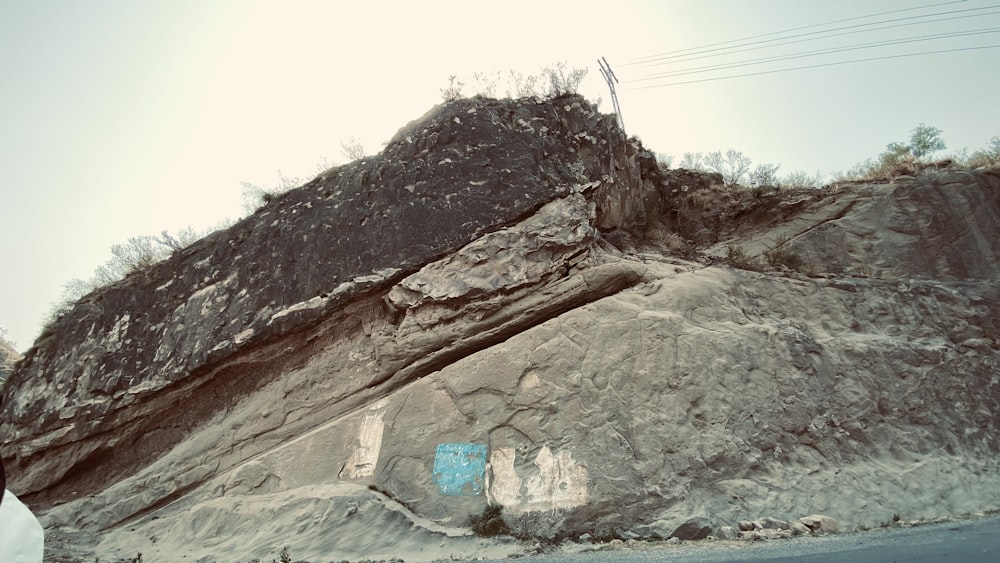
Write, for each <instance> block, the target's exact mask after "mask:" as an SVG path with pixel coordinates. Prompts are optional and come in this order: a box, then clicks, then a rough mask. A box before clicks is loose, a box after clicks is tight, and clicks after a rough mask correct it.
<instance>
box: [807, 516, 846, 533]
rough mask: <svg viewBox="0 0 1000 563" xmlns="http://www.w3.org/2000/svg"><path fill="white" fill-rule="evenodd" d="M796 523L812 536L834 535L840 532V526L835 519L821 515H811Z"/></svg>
mask: <svg viewBox="0 0 1000 563" xmlns="http://www.w3.org/2000/svg"><path fill="white" fill-rule="evenodd" d="M798 522H799V523H800V524H802V525H804V526H805V527H807V528H809V531H810V532H812V533H814V534H836V533H838V532H840V526H839V524H838V523H837V520H836V519H835V518H831V517H829V516H825V515H823V514H812V515H810V516H803V517H802V518H799V520H798Z"/></svg>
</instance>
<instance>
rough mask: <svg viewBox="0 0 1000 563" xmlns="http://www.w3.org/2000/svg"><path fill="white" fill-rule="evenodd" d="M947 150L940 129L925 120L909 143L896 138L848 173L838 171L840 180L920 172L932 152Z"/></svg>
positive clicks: (837, 177) (879, 177) (915, 130)
mask: <svg viewBox="0 0 1000 563" xmlns="http://www.w3.org/2000/svg"><path fill="white" fill-rule="evenodd" d="M944 149H945V142H944V139H942V138H941V130H940V129H938V128H937V127H931V126H929V125H926V124H924V123H921V124H919V125H917V126H916V127H915V128H914V129H913V131H911V132H910V140H909V141H908V142H899V141H895V142H892V143H889V144H888V145H886V146H885V151H884V152H882V154H880V155H878V157H877V158H875V159H874V160H873V159H870V158H869V159H867V160H865V161H864V162H861V163H858V164H857V165H855V166H854V167H853V168H851V169H850V170H848V171H847V172H846V173H837V174H835V175H834V176H835V178H836V179H837V180H876V179H882V178H889V177H893V176H900V175H903V174H914V173H916V172H917V171H919V169H920V167H919V166H918V163H920V162H923V160H924V158H925V157H927V156H929V155H930V154H932V153H935V152H937V151H940V150H944Z"/></svg>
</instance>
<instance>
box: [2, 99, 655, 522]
mask: <svg viewBox="0 0 1000 563" xmlns="http://www.w3.org/2000/svg"><path fill="white" fill-rule="evenodd" d="M594 135H600V137H599V138H598V137H595V136H594ZM628 147H629V145H627V144H626V143H625V139H624V136H622V135H621V133H620V131H619V130H617V129H615V128H614V119H613V118H611V117H609V116H602V115H599V114H597V113H596V112H595V111H594V110H593V108H592V107H591V106H589V105H588V104H587V103H586V102H583V101H582V99H580V98H576V97H566V98H564V99H560V100H556V101H554V102H553V103H546V104H537V103H523V104H518V103H509V102H499V101H490V100H482V99H476V100H469V101H462V102H459V103H453V104H449V105H447V106H443V107H438V108H436V109H435V110H433V111H432V112H431V113H429V114H428V115H427V116H425V117H424V118H423V119H421V120H419V121H417V122H414V123H412V124H410V125H409V126H407V127H405V128H404V129H402V130H401V131H400V132H399V134H397V136H396V137H395V138H394V139H392V141H390V143H389V145H388V147H387V148H386V150H385V151H384V152H383V153H382V155H380V157H378V158H375V159H366V160H364V161H361V162H359V163H356V164H353V165H349V166H346V167H341V168H338V169H334V170H332V171H330V172H328V173H327V174H325V175H322V176H320V177H319V178H317V179H316V180H314V181H313V182H311V183H310V184H308V185H307V186H305V187H304V188H302V189H299V190H295V191H292V192H290V193H288V194H286V195H284V196H282V197H280V198H279V199H277V200H276V201H274V202H272V203H271V204H270V205H268V206H267V207H266V208H264V209H262V210H261V211H260V212H258V213H256V214H255V215H253V216H252V217H250V218H248V219H246V220H244V221H242V222H241V223H239V224H237V225H236V226H234V227H233V228H231V229H229V230H227V231H225V232H221V233H216V234H215V235H213V236H211V237H209V238H208V239H206V240H203V241H200V242H199V243H196V244H195V245H193V246H191V247H189V248H188V249H185V250H184V251H182V252H181V253H179V254H178V255H175V256H174V257H173V258H171V259H170V260H167V261H166V262H164V263H161V264H158V265H157V266H155V267H154V268H151V269H150V270H148V271H144V272H141V273H138V274H136V275H132V276H130V277H129V278H127V279H126V280H124V282H122V283H120V284H117V285H116V286H113V287H110V288H108V289H106V290H104V291H100V292H98V293H95V294H92V295H90V296H88V297H87V298H85V299H84V300H83V301H82V302H81V303H79V304H77V306H76V307H75V308H74V309H73V310H72V311H71V312H70V313H69V314H67V315H65V316H64V317H63V318H62V319H60V321H59V322H58V323H56V324H55V326H53V327H51V329H50V330H49V331H47V333H46V334H45V335H43V336H42V337H41V338H40V339H39V341H38V342H37V343H36V344H35V347H34V348H33V349H32V350H30V351H29V352H28V353H27V354H26V358H25V361H24V362H23V364H24V365H23V366H22V369H21V370H20V372H19V374H17V375H15V376H14V377H13V380H12V381H11V385H10V387H9V389H10V391H8V394H10V395H13V397H14V400H13V401H11V405H10V407H9V408H8V410H7V411H6V412H5V413H4V414H5V417H4V419H3V423H2V426H0V430H2V432H3V433H4V435H5V436H7V439H6V440H7V448H8V449H7V450H5V452H6V453H7V455H8V459H9V460H10V465H11V467H12V472H13V473H14V474H16V475H19V478H18V484H19V486H20V487H21V490H22V492H23V494H25V495H27V497H28V498H29V499H30V498H32V497H34V499H35V501H36V502H42V503H44V502H46V500H45V499H51V500H53V501H54V500H57V499H61V498H65V495H67V494H70V493H71V492H72V491H76V492H78V493H80V494H87V493H90V492H93V491H96V490H99V489H100V488H102V487H104V486H106V485H108V484H109V483H112V482H114V481H115V480H117V479H118V478H120V477H122V476H123V475H126V474H128V473H130V472H132V471H134V469H135V468H137V467H141V466H143V465H145V464H147V463H149V462H150V461H152V460H153V459H156V458H157V457H158V456H160V455H162V454H163V453H164V452H165V451H167V450H168V449H169V448H170V447H172V446H174V445H175V444H176V443H177V442H178V441H180V440H181V439H182V438H183V436H184V435H186V434H187V433H188V432H189V431H191V430H193V429H195V428H197V427H198V426H200V425H201V424H203V423H205V422H207V421H208V420H209V419H210V418H212V417H213V416H215V415H216V413H217V412H219V411H220V410H225V408H228V406H230V405H231V404H233V403H235V401H236V400H238V399H239V398H240V397H242V396H245V395H247V394H250V393H252V392H253V391H254V390H256V389H259V388H260V386H261V385H264V384H265V383H267V382H268V381H271V380H273V379H275V378H277V377H279V376H280V373H281V372H282V371H283V370H284V369H286V368H287V365H286V363H285V361H286V360H287V359H289V358H291V357H299V358H308V357H311V356H312V355H313V352H312V351H311V349H310V341H311V340H313V339H314V335H310V334H303V333H302V332H301V331H302V330H303V329H305V328H307V327H311V326H314V325H316V324H317V323H319V322H322V321H326V322H325V323H324V326H328V327H330V328H331V329H333V330H351V329H350V328H348V327H347V326H343V323H342V322H341V320H337V321H333V317H341V316H342V315H344V314H345V312H346V311H348V310H350V309H351V308H352V307H359V306H361V305H360V303H362V302H365V300H364V298H363V296H365V295H366V294H371V293H373V292H375V291H378V290H379V289H381V288H384V287H388V285H387V284H390V283H391V282H392V281H395V280H399V279H401V278H402V277H403V276H404V275H406V274H407V273H410V272H412V271H414V270H415V269H417V268H419V267H420V266H422V265H423V264H425V263H427V262H428V261H431V260H433V259H436V258H438V257H441V256H444V255H447V254H448V253H449V252H452V251H454V250H456V249H457V248H459V247H461V246H462V245H464V244H466V243H468V242H470V241H471V240H473V239H474V238H476V237H477V236H480V235H483V234H485V233H486V232H488V231H490V230H495V229H497V228H499V227H502V226H504V225H506V224H511V223H514V222H517V221H518V220H520V219H523V218H525V217H528V216H530V215H531V214H533V213H534V212H535V211H537V210H538V209H539V208H540V207H541V206H542V205H543V204H545V203H546V202H548V201H551V200H553V199H555V198H558V197H561V196H568V195H570V194H571V193H573V191H574V190H582V189H584V188H586V189H590V190H593V191H594V194H593V195H594V196H596V197H599V198H601V199H602V200H607V199H609V198H610V197H612V196H611V195H607V194H612V195H613V194H614V193H617V192H615V191H613V190H611V191H609V190H608V189H604V188H602V187H601V186H602V185H605V184H606V185H608V186H612V187H615V188H617V187H618V186H622V187H623V189H625V191H628V190H627V187H628V183H629V182H630V181H633V180H634V179H635V178H637V177H638V173H637V172H636V171H634V170H632V169H634V168H637V167H636V166H635V165H634V162H633V161H634V159H632V160H629V156H628V155H627V154H626V152H627V151H634V149H632V148H628ZM630 163H631V164H630ZM616 182H617V183H616ZM618 199H621V198H618ZM622 205H626V204H622ZM626 206H627V205H626ZM626 211H627V210H626ZM623 213H624V212H623V211H622V210H620V209H619V210H617V211H616V208H615V207H613V206H609V207H607V208H606V211H605V212H604V213H603V215H602V218H601V220H602V221H603V222H604V223H608V224H616V221H617V222H618V223H620V222H621V221H622V219H621V217H622V216H623ZM616 217H617V219H616ZM588 228H589V226H588ZM576 242H579V241H576ZM383 291H384V290H383ZM352 300H354V304H353V305H349V303H351V302H352ZM375 302H376V303H377V302H378V299H376V300H375ZM283 337H284V338H283ZM276 350H281V352H280V353H279V354H275V351H276ZM292 352H296V353H297V354H293V353H292ZM279 356H280V357H282V358H283V359H282V360H280V361H278V363H275V359H276V358H277V357H279ZM399 360H400V361H403V362H406V361H410V362H412V361H413V360H414V359H413V358H399ZM400 367H402V366H397V365H391V366H388V367H387V371H385V372H380V373H372V374H369V375H368V376H367V377H365V378H363V380H358V381H355V382H353V383H351V384H348V385H347V387H346V388H345V389H344V390H343V391H342V392H343V393H344V394H350V393H352V392H354V391H357V390H361V389H365V388H366V387H371V386H373V385H376V384H377V383H379V382H380V381H381V380H384V379H386V378H388V377H390V376H391V375H392V374H393V373H395V372H396V371H398V369H399V368H400ZM220 401H221V402H220ZM112 431H113V432H112ZM109 432H110V434H109ZM140 438H141V439H140ZM123 444H128V445H129V448H130V450H131V455H130V456H128V459H127V460H123V459H122V456H119V455H117V454H116V453H115V452H114V450H115V448H117V447H120V445H123ZM41 452H44V453H45V455H42V456H40V455H38V454H40V453H41Z"/></svg>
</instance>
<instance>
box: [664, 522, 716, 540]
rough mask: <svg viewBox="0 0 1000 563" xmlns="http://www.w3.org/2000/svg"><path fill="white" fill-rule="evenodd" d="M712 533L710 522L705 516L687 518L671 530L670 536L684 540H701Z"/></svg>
mask: <svg viewBox="0 0 1000 563" xmlns="http://www.w3.org/2000/svg"><path fill="white" fill-rule="evenodd" d="M711 534H712V524H711V523H710V522H709V521H708V519H707V518H704V517H697V518H691V519H690V520H687V521H686V522H684V523H683V524H681V525H680V526H677V528H675V529H674V531H673V532H671V534H670V536H669V537H668V538H667V539H670V538H677V539H679V540H684V541H694V540H703V539H705V538H707V537H708V536H709V535H711Z"/></svg>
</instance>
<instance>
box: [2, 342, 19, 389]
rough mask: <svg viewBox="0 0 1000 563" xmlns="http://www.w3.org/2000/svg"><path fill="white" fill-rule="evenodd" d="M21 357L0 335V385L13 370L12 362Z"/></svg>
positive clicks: (14, 362)
mask: <svg viewBox="0 0 1000 563" xmlns="http://www.w3.org/2000/svg"><path fill="white" fill-rule="evenodd" d="M20 358H21V355H20V354H18V353H17V350H15V349H14V347H13V346H11V344H10V343H9V342H7V341H6V340H4V339H3V337H2V336H0V385H2V384H3V382H4V380H5V379H7V376H8V375H10V373H11V372H13V371H14V364H16V363H17V360H19V359H20Z"/></svg>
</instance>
